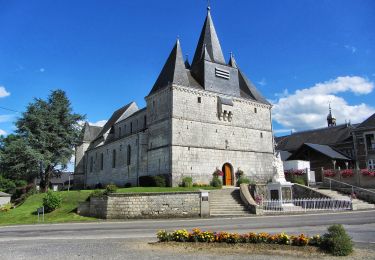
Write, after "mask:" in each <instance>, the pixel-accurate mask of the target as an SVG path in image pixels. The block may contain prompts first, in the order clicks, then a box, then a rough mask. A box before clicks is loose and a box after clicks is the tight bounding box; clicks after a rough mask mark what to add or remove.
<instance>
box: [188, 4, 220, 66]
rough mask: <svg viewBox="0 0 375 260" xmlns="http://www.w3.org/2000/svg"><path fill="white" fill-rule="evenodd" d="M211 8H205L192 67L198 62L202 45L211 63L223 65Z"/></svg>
mask: <svg viewBox="0 0 375 260" xmlns="http://www.w3.org/2000/svg"><path fill="white" fill-rule="evenodd" d="M210 10H211V8H210V6H209V5H208V7H207V17H206V20H205V21H204V25H203V28H202V31H201V34H200V37H199V40H198V45H197V48H196V50H195V55H194V59H193V62H192V65H194V64H196V63H198V62H199V60H200V58H201V54H202V52H203V50H204V45H206V48H207V53H208V55H209V56H210V58H211V61H212V62H216V63H221V64H225V59H224V55H223V51H222V50H221V46H220V42H219V38H218V37H217V34H216V30H215V26H214V23H213V21H212V17H211V11H210Z"/></svg>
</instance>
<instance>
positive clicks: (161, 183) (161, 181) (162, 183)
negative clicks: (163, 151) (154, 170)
mask: <svg viewBox="0 0 375 260" xmlns="http://www.w3.org/2000/svg"><path fill="white" fill-rule="evenodd" d="M153 179H154V183H155V187H167V181H166V179H165V176H164V175H156V176H153Z"/></svg>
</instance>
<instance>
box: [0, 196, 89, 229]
mask: <svg viewBox="0 0 375 260" xmlns="http://www.w3.org/2000/svg"><path fill="white" fill-rule="evenodd" d="M91 192H92V191H90V190H82V191H61V192H59V193H60V194H61V196H62V198H63V202H62V206H61V208H59V209H56V210H55V211H53V212H51V213H46V214H45V216H44V222H45V223H58V222H60V223H61V222H75V221H93V220H96V219H95V218H89V217H83V216H80V215H78V214H76V213H75V209H76V208H77V206H78V203H79V202H82V201H85V200H86V199H87V197H88V196H89V195H90V193H91ZM43 197H44V194H35V195H32V196H30V197H29V198H27V199H26V201H25V202H24V203H23V204H22V205H19V206H18V207H16V208H15V209H12V210H10V211H8V212H0V225H14V224H35V223H38V215H37V214H36V209H37V208H39V207H41V206H42V204H43Z"/></svg>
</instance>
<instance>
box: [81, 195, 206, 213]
mask: <svg viewBox="0 0 375 260" xmlns="http://www.w3.org/2000/svg"><path fill="white" fill-rule="evenodd" d="M201 197H202V196H201V192H171V193H113V194H110V195H109V196H108V197H104V198H91V199H90V202H89V204H90V205H89V206H88V205H87V204H86V205H85V203H83V204H82V205H80V207H79V208H78V213H79V214H82V215H89V216H93V217H98V218H104V219H134V218H184V217H199V216H205V215H207V214H209V211H207V209H206V207H208V204H206V203H204V202H203V203H202V199H201Z"/></svg>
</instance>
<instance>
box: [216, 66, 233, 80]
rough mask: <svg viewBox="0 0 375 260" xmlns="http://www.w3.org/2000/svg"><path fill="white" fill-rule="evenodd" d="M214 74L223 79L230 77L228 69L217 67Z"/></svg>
mask: <svg viewBox="0 0 375 260" xmlns="http://www.w3.org/2000/svg"><path fill="white" fill-rule="evenodd" d="M215 76H216V77H219V78H223V79H230V73H229V71H227V70H223V69H219V68H215Z"/></svg>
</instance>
